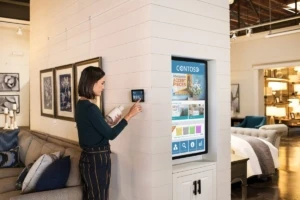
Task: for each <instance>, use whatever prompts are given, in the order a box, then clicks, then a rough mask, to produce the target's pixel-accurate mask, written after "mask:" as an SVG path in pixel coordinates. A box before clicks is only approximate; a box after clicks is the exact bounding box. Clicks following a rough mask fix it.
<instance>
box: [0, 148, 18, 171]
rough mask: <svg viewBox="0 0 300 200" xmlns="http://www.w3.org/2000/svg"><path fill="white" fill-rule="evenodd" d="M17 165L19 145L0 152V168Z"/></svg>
mask: <svg viewBox="0 0 300 200" xmlns="http://www.w3.org/2000/svg"><path fill="white" fill-rule="evenodd" d="M18 165H19V147H15V148H14V149H11V150H9V151H3V152H0V168H5V167H17V166H18Z"/></svg>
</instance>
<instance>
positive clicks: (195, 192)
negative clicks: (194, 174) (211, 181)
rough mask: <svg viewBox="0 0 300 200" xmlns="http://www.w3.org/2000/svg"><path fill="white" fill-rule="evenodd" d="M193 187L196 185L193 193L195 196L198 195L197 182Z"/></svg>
mask: <svg viewBox="0 0 300 200" xmlns="http://www.w3.org/2000/svg"><path fill="white" fill-rule="evenodd" d="M193 185H194V191H193V193H194V195H197V181H194V182H193Z"/></svg>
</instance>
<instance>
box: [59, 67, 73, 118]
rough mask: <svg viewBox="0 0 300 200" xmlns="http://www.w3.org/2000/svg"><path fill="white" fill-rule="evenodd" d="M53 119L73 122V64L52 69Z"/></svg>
mask: <svg viewBox="0 0 300 200" xmlns="http://www.w3.org/2000/svg"><path fill="white" fill-rule="evenodd" d="M54 83H55V86H54V94H55V95H54V97H55V100H54V105H55V111H54V117H55V118H57V119H62V120H67V121H75V100H74V99H75V95H74V94H75V91H74V67H73V64H68V65H63V66H59V67H55V68H54Z"/></svg>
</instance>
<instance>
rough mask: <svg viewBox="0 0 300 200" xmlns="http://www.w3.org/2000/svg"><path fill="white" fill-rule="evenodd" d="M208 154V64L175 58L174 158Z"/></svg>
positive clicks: (173, 81) (173, 100)
mask: <svg viewBox="0 0 300 200" xmlns="http://www.w3.org/2000/svg"><path fill="white" fill-rule="evenodd" d="M204 153H207V62H206V61H203V60H196V59H188V58H179V57H172V158H173V159H177V158H182V157H187V156H195V155H199V154H204Z"/></svg>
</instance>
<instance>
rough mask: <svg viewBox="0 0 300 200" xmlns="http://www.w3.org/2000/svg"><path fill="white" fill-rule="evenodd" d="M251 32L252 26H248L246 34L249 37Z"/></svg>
mask: <svg viewBox="0 0 300 200" xmlns="http://www.w3.org/2000/svg"><path fill="white" fill-rule="evenodd" d="M251 34H252V29H251V28H248V29H247V30H246V36H247V37H250V36H251Z"/></svg>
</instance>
